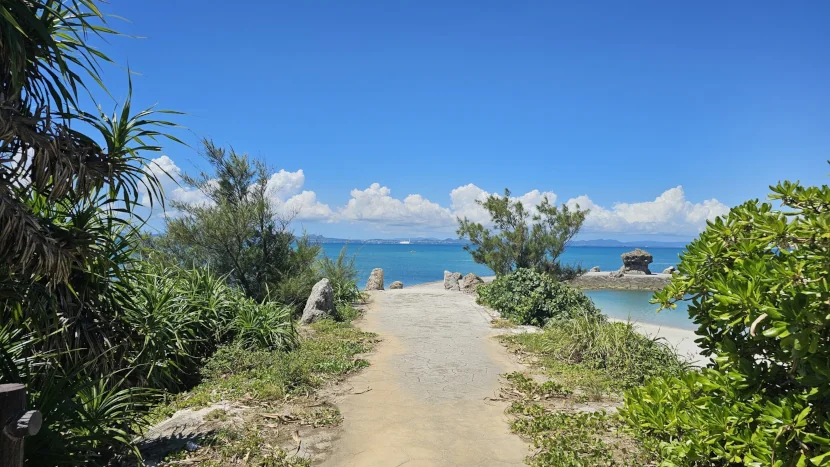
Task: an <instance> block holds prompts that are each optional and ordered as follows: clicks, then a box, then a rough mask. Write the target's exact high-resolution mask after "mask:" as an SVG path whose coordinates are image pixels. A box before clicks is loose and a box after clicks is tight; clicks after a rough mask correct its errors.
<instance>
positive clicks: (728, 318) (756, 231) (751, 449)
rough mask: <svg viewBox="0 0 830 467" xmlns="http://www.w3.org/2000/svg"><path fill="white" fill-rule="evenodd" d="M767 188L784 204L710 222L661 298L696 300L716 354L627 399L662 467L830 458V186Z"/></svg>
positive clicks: (708, 346) (749, 206)
mask: <svg viewBox="0 0 830 467" xmlns="http://www.w3.org/2000/svg"><path fill="white" fill-rule="evenodd" d="M772 190H773V193H772V195H771V196H770V198H771V199H773V200H778V201H780V202H781V205H782V206H783V207H784V208H785V209H786V211H778V210H775V209H773V207H772V205H771V204H769V203H759V202H758V201H757V200H756V201H750V202H747V203H745V204H743V205H741V206H738V207H736V208H733V209H732V210H731V211H730V213H729V215H728V216H727V217H725V218H718V219H716V220H715V221H714V222H710V223H709V225H708V227H707V229H706V230H705V231H704V232H703V233H702V234H701V235H700V237H699V238H698V239H696V240H695V241H693V242H692V243H691V244H690V245H689V246H687V247H686V251H685V252H684V253H683V255H682V257H681V263H680V266H679V268H678V269H679V271H678V274H677V275H676V276H675V277H674V278H673V279H672V282H671V284H669V285H668V286H667V287H666V288H665V289H664V290H663V291H661V292H658V293H657V294H655V299H656V300H657V301H659V302H660V303H661V305H662V306H663V307H671V306H673V305H674V303H675V302H676V301H678V300H687V299H688V300H691V304H690V305H689V314H690V315H691V316H692V318H694V320H695V323H697V324H698V326H699V327H698V330H697V334H698V335H699V336H700V339H698V340H697V342H698V343H699V345H700V346H701V348H702V349H703V352H704V354H706V355H709V356H711V357H712V361H711V363H710V364H709V367H708V368H707V369H706V370H704V371H703V372H700V373H693V374H690V375H688V376H687V377H685V378H683V379H675V378H672V379H666V380H655V381H652V382H651V383H650V384H648V385H647V386H646V387H645V388H643V389H639V390H634V391H632V392H631V393H630V394H629V395H628V396H627V397H626V406H625V409H624V410H623V412H622V413H623V414H624V416H625V417H626V419H627V420H628V422H629V424H630V425H631V426H632V427H633V428H634V429H635V430H637V431H638V432H639V433H640V435H641V436H642V437H644V438H646V439H649V438H650V439H652V440H655V442H657V443H659V445H660V450H661V453H663V455H664V456H665V458H666V459H667V461H666V462H667V463H679V464H687V465H715V464H716V465H726V464H730V463H744V464H748V465H776V466H790V465H798V466H801V465H830V419H829V418H828V413H830V394H828V391H827V388H828V387H830V327H828V320H830V315H828V305H827V303H828V298H829V297H830V285H828V282H827V280H826V276H827V272H828V264H830V261H828V260H830V255H829V254H828V251H830V222H828V216H827V212H828V208H830V189H829V188H828V187H827V186H822V187H821V188H818V187H807V188H805V187H802V186H800V185H799V184H798V183H790V182H783V183H780V184H778V185H777V186H776V187H773V188H772ZM687 297H689V298H687ZM675 411H677V413H675Z"/></svg>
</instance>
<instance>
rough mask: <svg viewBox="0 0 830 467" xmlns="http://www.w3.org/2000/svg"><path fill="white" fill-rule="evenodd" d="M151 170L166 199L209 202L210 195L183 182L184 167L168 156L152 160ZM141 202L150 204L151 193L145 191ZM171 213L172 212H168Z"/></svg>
mask: <svg viewBox="0 0 830 467" xmlns="http://www.w3.org/2000/svg"><path fill="white" fill-rule="evenodd" d="M148 169H149V171H150V172H151V173H152V174H154V175H155V176H156V178H157V179H158V180H159V182H160V183H161V189H162V192H163V193H164V198H165V200H166V201H168V202H169V201H180V202H182V203H192V204H196V203H209V202H210V200H209V199H208V197H207V196H206V195H205V194H204V193H202V192H201V191H200V190H197V189H195V188H191V187H188V186H186V185H184V184H183V183H182V169H180V168H179V166H177V165H176V163H175V162H173V159H171V158H169V157H167V156H160V157H157V158H155V159H153V160H152V161H150V164H149V167H148ZM141 202H142V203H143V204H144V205H147V206H148V205H149V203H150V195H149V193H147V192H146V191H145V193H144V196H143V197H142V200H141ZM168 214H170V213H168Z"/></svg>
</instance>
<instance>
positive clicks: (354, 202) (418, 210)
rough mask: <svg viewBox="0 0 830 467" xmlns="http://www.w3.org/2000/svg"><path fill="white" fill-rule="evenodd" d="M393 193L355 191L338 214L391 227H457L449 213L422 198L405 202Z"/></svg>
mask: <svg viewBox="0 0 830 467" xmlns="http://www.w3.org/2000/svg"><path fill="white" fill-rule="evenodd" d="M391 193H392V190H390V189H389V188H387V187H385V186H380V184H379V183H373V184H371V185H370V186H369V188H366V189H365V190H358V189H354V190H352V191H351V195H352V197H351V199H350V200H349V201H348V202H347V203H346V205H345V206H344V207H343V208H342V209H341V210H340V212H339V213H338V218H339V219H341V220H347V221H353V222H369V223H374V224H385V225H389V226H422V227H432V228H440V229H442V230H444V229H446V228H447V227H450V226H454V225H455V217H454V216H453V214H452V213H451V212H450V210H449V209H447V208H444V207H441V206H440V205H438V204H437V203H433V202H432V201H430V200H428V199H426V198H424V197H422V196H421V195H409V196H407V197H406V198H404V199H403V201H401V200H399V199H397V198H393V197H392V196H391Z"/></svg>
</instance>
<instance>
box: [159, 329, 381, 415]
mask: <svg viewBox="0 0 830 467" xmlns="http://www.w3.org/2000/svg"><path fill="white" fill-rule="evenodd" d="M310 328H311V329H310V333H309V334H306V335H305V336H302V337H301V338H300V343H299V345H298V346H297V347H296V348H295V349H294V350H292V351H290V352H275V351H267V350H254V351H251V350H247V349H244V348H242V347H240V346H239V345H236V344H233V343H231V344H228V345H224V346H222V347H220V348H219V350H218V351H217V352H216V353H215V354H214V355H213V356H211V357H210V358H209V359H208V360H207V361H206V362H205V364H204V366H203V367H202V369H201V373H202V381H201V382H200V383H199V385H197V386H196V387H194V388H193V389H191V390H189V391H187V392H184V393H181V394H179V395H178V396H176V397H175V398H174V399H173V400H172V401H171V403H170V404H168V405H167V406H165V407H162V408H159V409H157V411H156V412H157V413H156V418H158V417H159V416H163V415H166V414H170V413H173V412H174V411H176V410H179V409H182V408H201V407H206V406H208V405H210V404H212V403H214V402H219V401H221V400H238V399H241V398H243V397H245V398H249V399H250V400H253V401H258V402H264V403H267V402H277V401H283V400H285V398H286V397H293V396H300V395H305V394H308V393H310V392H311V391H312V390H314V389H315V388H318V387H320V386H321V385H322V384H324V383H325V382H326V381H330V380H332V379H334V378H338V377H340V376H344V375H347V374H349V373H352V372H354V371H357V370H359V369H361V368H364V367H366V366H367V365H368V362H367V361H366V360H364V359H361V358H356V356H357V355H360V354H363V353H366V352H369V351H370V350H371V349H372V347H373V346H374V344H375V342H376V340H377V337H376V336H375V335H374V334H372V333H367V332H364V331H361V330H359V329H357V328H355V327H353V326H352V325H351V324H350V323H348V322H337V321H334V320H321V321H318V322H316V323H314V324H313V325H311V326H310ZM159 411H160V412H162V413H161V414H159V413H158V412H159Z"/></svg>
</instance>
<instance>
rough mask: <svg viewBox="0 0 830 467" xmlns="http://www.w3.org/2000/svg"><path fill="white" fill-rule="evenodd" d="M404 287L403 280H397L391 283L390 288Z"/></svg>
mask: <svg viewBox="0 0 830 467" xmlns="http://www.w3.org/2000/svg"><path fill="white" fill-rule="evenodd" d="M402 288H403V282H401V281H395V282H393V283H391V284H389V290H394V289H402Z"/></svg>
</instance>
